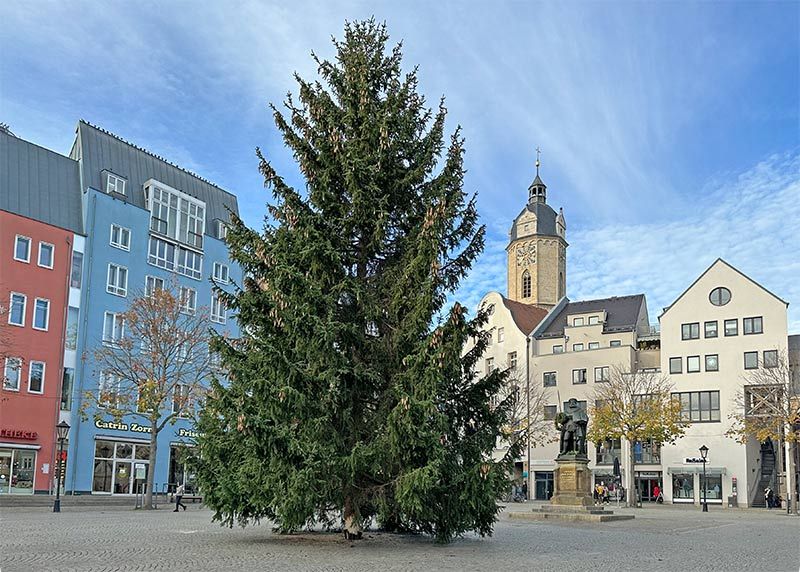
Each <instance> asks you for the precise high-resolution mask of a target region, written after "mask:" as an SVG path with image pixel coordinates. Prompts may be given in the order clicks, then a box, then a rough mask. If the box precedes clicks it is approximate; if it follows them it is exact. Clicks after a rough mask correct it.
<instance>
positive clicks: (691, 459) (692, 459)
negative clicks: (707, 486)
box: [683, 457, 710, 465]
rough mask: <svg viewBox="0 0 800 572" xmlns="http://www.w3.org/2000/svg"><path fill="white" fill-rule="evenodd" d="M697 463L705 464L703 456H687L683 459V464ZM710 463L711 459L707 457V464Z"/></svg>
mask: <svg viewBox="0 0 800 572" xmlns="http://www.w3.org/2000/svg"><path fill="white" fill-rule="evenodd" d="M697 463H699V464H701V465H702V464H703V458H702V457H686V458H685V459H684V460H683V464H684V465H695V464H697ZM709 463H710V461H709V460H708V459H706V464H709Z"/></svg>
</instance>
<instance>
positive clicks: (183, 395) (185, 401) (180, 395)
mask: <svg viewBox="0 0 800 572" xmlns="http://www.w3.org/2000/svg"><path fill="white" fill-rule="evenodd" d="M172 391H173V395H172V412H173V413H177V414H178V417H188V416H189V413H190V411H189V386H188V385H185V384H181V383H178V384H176V385H175V389H173V390H172Z"/></svg>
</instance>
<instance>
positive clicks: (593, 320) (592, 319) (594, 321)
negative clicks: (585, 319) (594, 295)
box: [589, 316, 600, 326]
mask: <svg viewBox="0 0 800 572" xmlns="http://www.w3.org/2000/svg"><path fill="white" fill-rule="evenodd" d="M599 323H600V317H599V316H589V325H590V326H594V325H597V324H599Z"/></svg>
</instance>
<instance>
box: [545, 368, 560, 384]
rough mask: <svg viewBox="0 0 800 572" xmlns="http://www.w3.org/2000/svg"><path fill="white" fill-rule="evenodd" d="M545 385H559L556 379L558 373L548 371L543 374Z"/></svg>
mask: <svg viewBox="0 0 800 572" xmlns="http://www.w3.org/2000/svg"><path fill="white" fill-rule="evenodd" d="M542 379H543V384H544V386H545V387H555V386H556V384H557V383H558V381H557V379H556V372H554V371H546V372H544V373H543V374H542Z"/></svg>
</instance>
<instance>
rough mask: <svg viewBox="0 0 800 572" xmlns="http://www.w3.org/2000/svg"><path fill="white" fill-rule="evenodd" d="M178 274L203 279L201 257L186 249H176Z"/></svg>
mask: <svg viewBox="0 0 800 572" xmlns="http://www.w3.org/2000/svg"><path fill="white" fill-rule="evenodd" d="M178 273H179V274H183V275H184V276H188V277H190V278H197V279H198V280H200V279H201V278H202V277H203V255H202V254H199V253H197V252H195V251H193V250H188V249H186V248H178Z"/></svg>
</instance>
